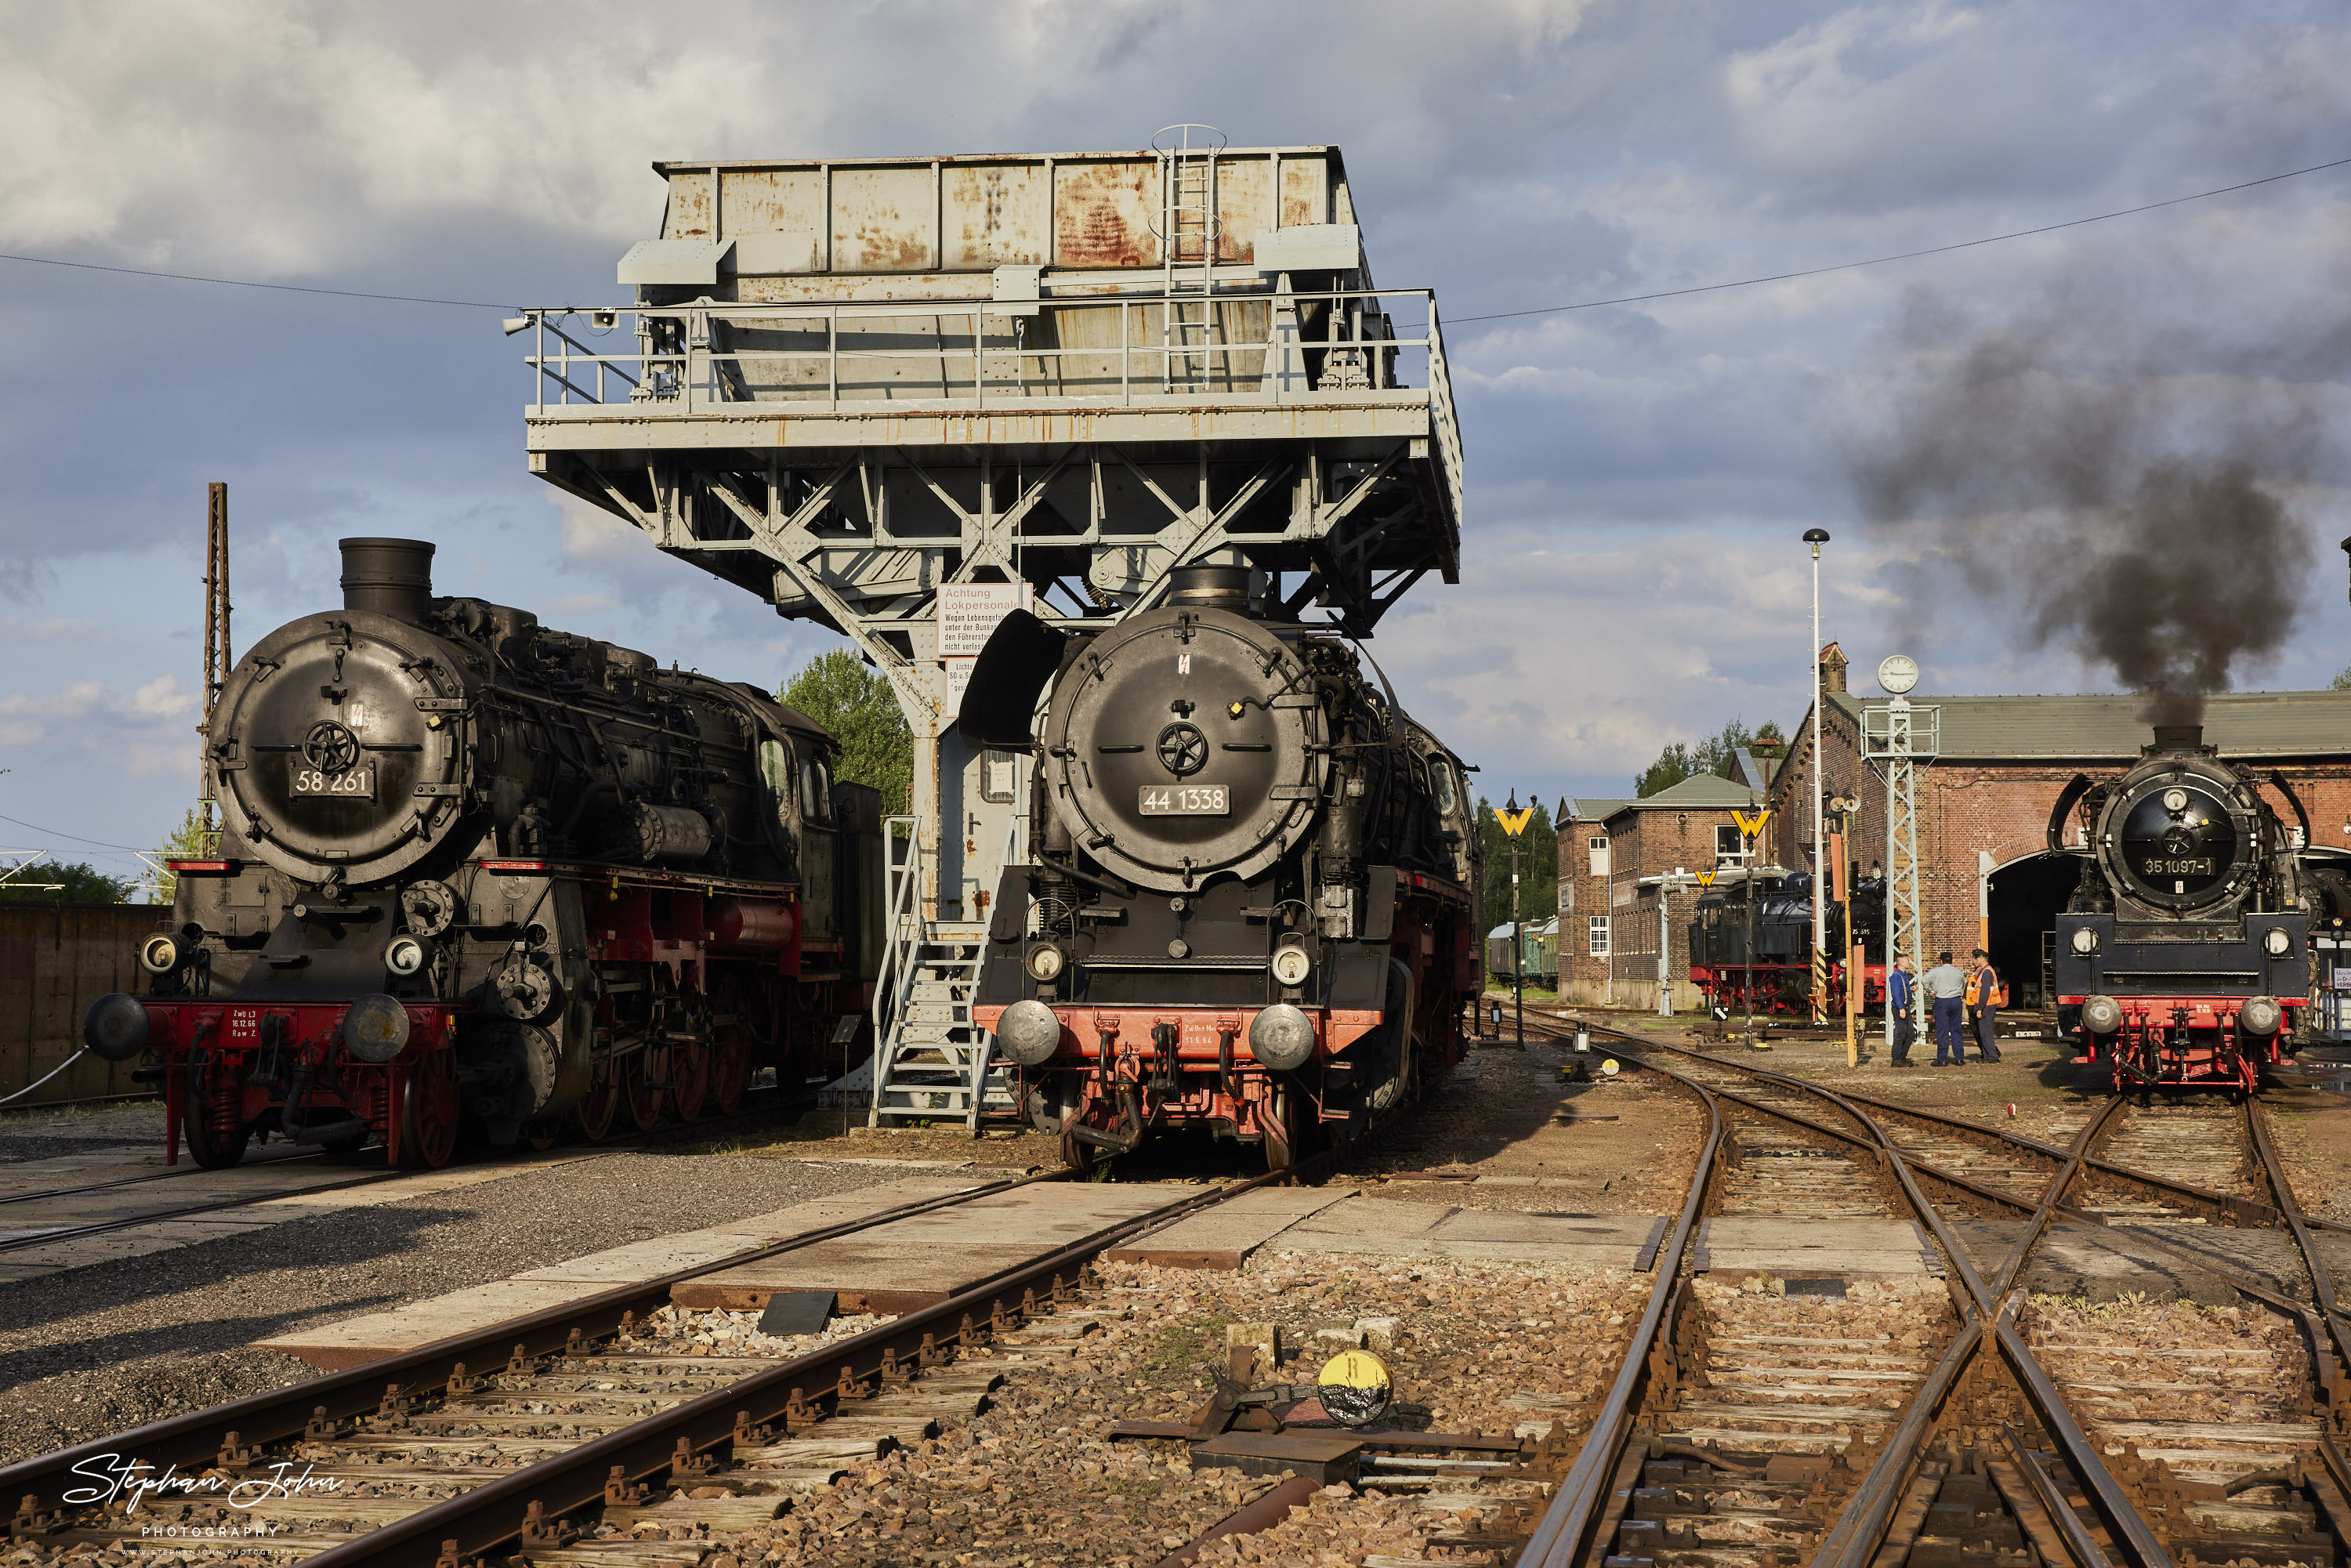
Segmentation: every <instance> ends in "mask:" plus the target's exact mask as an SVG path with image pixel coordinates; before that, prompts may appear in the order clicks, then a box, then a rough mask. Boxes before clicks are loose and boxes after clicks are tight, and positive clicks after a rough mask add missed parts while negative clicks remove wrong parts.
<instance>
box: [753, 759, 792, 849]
mask: <svg viewBox="0 0 2351 1568" xmlns="http://www.w3.org/2000/svg"><path fill="white" fill-rule="evenodd" d="M792 772H793V768H792V748H791V747H789V746H786V745H785V744H784V743H783V742H782V741H780V740H763V741H761V742H759V781H760V782H761V783H763V784H765V785H766V786H767V787H768V800H771V801H773V802H774V804H775V809H776V821H777V822H778V824H780V825H781V826H783V827H786V828H789V827H790V826H791V825H792Z"/></svg>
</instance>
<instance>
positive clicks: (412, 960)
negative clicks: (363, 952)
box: [383, 936, 433, 979]
mask: <svg viewBox="0 0 2351 1568" xmlns="http://www.w3.org/2000/svg"><path fill="white" fill-rule="evenodd" d="M432 961H433V949H432V948H430V947H428V946H425V945H424V942H423V938H422V937H417V936H395V937H393V938H392V940H391V941H390V942H389V943H387V944H385V946H384V949H383V967H385V968H387V969H389V970H391V971H392V973H393V974H395V975H398V976H400V977H402V978H403V979H404V978H406V977H408V976H411V975H414V974H420V973H422V972H423V968H424V966H425V965H427V964H429V963H431V962H432Z"/></svg>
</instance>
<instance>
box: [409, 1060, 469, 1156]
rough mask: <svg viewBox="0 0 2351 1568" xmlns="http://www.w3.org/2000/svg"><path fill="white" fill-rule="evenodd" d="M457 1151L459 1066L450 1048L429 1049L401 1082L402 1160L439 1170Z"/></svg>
mask: <svg viewBox="0 0 2351 1568" xmlns="http://www.w3.org/2000/svg"><path fill="white" fill-rule="evenodd" d="M456 1152H457V1071H456V1068H455V1065H454V1064H453V1063H452V1062H451V1061H450V1056H449V1053H448V1052H447V1051H428V1052H427V1053H426V1054H425V1056H424V1059H423V1061H419V1062H417V1063H416V1064H415V1065H414V1066H413V1067H411V1068H409V1069H408V1071H407V1074H406V1076H405V1078H404V1079H403V1080H402V1083H401V1086H400V1163H401V1165H402V1166H403V1167H405V1168H406V1169H409V1170H426V1171H437V1170H439V1169H440V1168H441V1167H442V1166H445V1165H447V1164H448V1163H449V1156H450V1155H454V1154H455V1153H456Z"/></svg>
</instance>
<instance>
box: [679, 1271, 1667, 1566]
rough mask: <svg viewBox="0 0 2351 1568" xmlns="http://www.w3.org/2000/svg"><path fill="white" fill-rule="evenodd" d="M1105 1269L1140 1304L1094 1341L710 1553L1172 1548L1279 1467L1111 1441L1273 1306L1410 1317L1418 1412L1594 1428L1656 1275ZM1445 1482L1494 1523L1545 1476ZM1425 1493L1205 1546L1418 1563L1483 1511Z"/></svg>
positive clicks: (960, 1558)
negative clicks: (1201, 1458)
mask: <svg viewBox="0 0 2351 1568" xmlns="http://www.w3.org/2000/svg"><path fill="white" fill-rule="evenodd" d="M1102 1275H1103V1281H1104V1283H1105V1285H1106V1287H1107V1289H1106V1291H1105V1292H1104V1294H1103V1295H1102V1298H1101V1301H1100V1304H1101V1305H1102V1306H1103V1307H1106V1308H1108V1309H1109V1310H1111V1311H1113V1312H1124V1313H1126V1314H1127V1315H1126V1316H1124V1317H1123V1319H1122V1320H1121V1321H1116V1322H1112V1323H1110V1324H1109V1326H1108V1327H1107V1329H1106V1330H1105V1332H1103V1333H1101V1334H1098V1335H1093V1336H1090V1337H1089V1340H1088V1342H1087V1348H1086V1349H1085V1350H1083V1351H1081V1352H1080V1353H1079V1354H1076V1355H1074V1356H1064V1357H1060V1358H1055V1359H1050V1360H1039V1361H1038V1362H1036V1363H1035V1364H1033V1365H1032V1366H1024V1367H1021V1368H1019V1369H1018V1370H1015V1371H1014V1372H1012V1373H1010V1374H1009V1375H1008V1376H1007V1379H1006V1382H1005V1385H1004V1386H1003V1387H1002V1388H1001V1389H1000V1390H998V1393H997V1394H996V1396H994V1400H993V1404H992V1406H991V1407H990V1408H989V1409H988V1410H987V1412H986V1413H984V1414H983V1415H981V1416H978V1417H977V1418H976V1419H974V1420H972V1421H970V1422H969V1423H967V1424H965V1425H963V1426H961V1427H954V1428H951V1429H949V1430H947V1431H945V1432H943V1433H942V1434H941V1435H940V1437H937V1438H935V1439H933V1440H931V1441H927V1442H925V1443H923V1444H921V1445H919V1446H918V1447H917V1448H914V1449H911V1450H904V1451H901V1452H898V1453H893V1454H892V1455H891V1456H889V1457H888V1458H885V1459H883V1460H881V1461H880V1462H877V1463H875V1464H872V1465H869V1466H866V1467H864V1468H863V1469H861V1470H859V1471H858V1472H856V1473H855V1474H854V1475H853V1476H851V1477H847V1478H844V1479H841V1480H840V1481H837V1482H835V1483H834V1484H833V1485H832V1486H831V1487H829V1488H825V1489H823V1490H820V1491H819V1492H817V1493H815V1494H812V1495H811V1496H810V1498H809V1499H807V1500H805V1501H803V1502H801V1503H799V1504H796V1505H795V1507H794V1509H793V1511H792V1512H791V1514H789V1516H787V1517H786V1518H785V1519H783V1520H779V1521H777V1524H776V1527H775V1528H774V1530H773V1531H771V1532H768V1533H763V1534H758V1535H753V1536H747V1537H742V1538H737V1539H735V1540H731V1541H727V1542H724V1544H723V1548H722V1551H721V1552H720V1553H719V1554H717V1555H716V1556H714V1557H712V1558H710V1559H708V1560H706V1562H705V1568H745V1565H750V1564H760V1563H764V1564H768V1565H769V1568H781V1565H797V1564H811V1565H813V1564H824V1565H827V1568H832V1565H835V1564H839V1565H841V1568H883V1565H885V1564H886V1565H892V1568H895V1565H899V1564H908V1563H956V1564H959V1565H964V1568H1008V1565H1013V1564H1027V1563H1101V1564H1105V1565H1108V1568H1127V1565H1131V1564H1134V1563H1152V1562H1155V1561H1157V1560H1158V1558H1159V1557H1160V1556H1162V1555H1163V1554H1164V1553H1165V1552H1167V1551H1169V1550H1171V1549H1172V1548H1174V1547H1175V1546H1177V1545H1180V1544H1182V1543H1183V1542H1185V1541H1186V1540H1188V1539H1190V1538H1191V1537H1192V1536H1194V1535H1196V1534H1198V1533H1199V1532H1200V1531H1202V1530H1204V1529H1206V1528H1207V1526H1209V1525H1211V1524H1213V1523H1215V1522H1216V1521H1218V1520H1220V1519H1222V1518H1224V1517H1225V1516H1226V1515H1227V1514H1228V1513H1230V1512H1232V1511H1234V1510H1235V1509H1237V1508H1238V1507H1240V1506H1241V1505H1242V1504H1244V1503H1246V1502H1247V1501H1249V1500H1250V1499H1251V1498H1254V1497H1256V1496H1258V1495H1259V1494H1260V1493H1261V1492H1264V1491H1266V1490H1270V1489H1271V1488H1272V1487H1273V1486H1274V1485H1275V1484H1277V1483H1276V1481H1275V1480H1273V1479H1265V1478H1250V1477H1244V1476H1241V1475H1239V1474H1238V1472H1235V1471H1232V1470H1226V1469H1202V1470H1197V1471H1195V1470H1194V1469H1192V1468H1191V1466H1190V1464H1189V1463H1188V1460H1187V1457H1186V1453H1185V1451H1184V1449H1183V1448H1182V1447H1181V1446H1180V1445H1178V1444H1175V1443H1168V1442H1142V1443H1134V1442H1129V1443H1120V1444H1112V1443H1110V1442H1108V1441H1107V1440H1105V1439H1104V1438H1103V1437H1102V1433H1103V1432H1104V1431H1105V1430H1106V1429H1107V1428H1108V1427H1109V1426H1110V1424H1111V1423H1112V1422H1113V1421H1115V1420H1119V1419H1121V1418H1123V1417H1129V1416H1132V1417H1137V1418H1141V1419H1146V1420H1187V1419H1189V1418H1190V1417H1191V1416H1192V1415H1193V1413H1194V1412H1195V1411H1196V1409H1197V1407H1198V1406H1199V1405H1200V1404H1201V1403H1202V1402H1203V1401H1204V1400H1205V1399H1206V1398H1207V1394H1208V1392H1209V1391H1210V1388H1211V1383H1210V1375H1209V1369H1210V1368H1211V1367H1212V1366H1214V1365H1216V1364H1220V1363H1221V1362H1222V1360H1223V1358H1224V1347H1225V1330H1226V1328H1227V1326H1228V1324H1230V1323H1234V1322H1274V1323H1277V1324H1279V1325H1280V1327H1281V1328H1282V1329H1283V1331H1284V1334H1285V1339H1286V1340H1287V1341H1290V1342H1296V1343H1303V1342H1304V1341H1306V1340H1307V1338H1308V1336H1309V1335H1311V1333H1312V1332H1313V1331H1315V1330H1317V1329H1320V1328H1325V1327H1338V1326H1350V1325H1352V1324H1353V1322H1354V1321H1355V1319H1357V1318H1359V1317H1394V1318H1395V1319H1397V1320H1398V1321H1397V1324H1396V1327H1395V1331H1394V1332H1395V1340H1394V1343H1393V1348H1392V1349H1391V1350H1390V1352H1389V1353H1388V1354H1387V1355H1386V1357H1385V1359H1386V1360H1387V1361H1388V1364H1389V1365H1390V1367H1391V1368H1392V1369H1393V1371H1394V1374H1395V1379H1396V1385H1397V1393H1398V1400H1399V1403H1398V1406H1397V1415H1398V1416H1399V1417H1400V1418H1401V1420H1402V1422H1403V1424H1405V1425H1407V1426H1411V1427H1433V1428H1436V1429H1439V1430H1446V1431H1478V1430H1483V1431H1488V1432H1495V1431H1505V1432H1507V1431H1510V1430H1512V1429H1513V1428H1515V1427H1520V1426H1521V1425H1528V1424H1531V1423H1535V1422H1541V1423H1542V1424H1543V1425H1544V1426H1546V1427H1548V1425H1549V1423H1550V1421H1551V1420H1552V1419H1557V1418H1564V1419H1565V1420H1566V1422H1567V1424H1568V1426H1569V1428H1570V1430H1571V1431H1577V1430H1580V1429H1581V1427H1580V1424H1581V1421H1582V1420H1583V1417H1584V1413H1585V1411H1586V1409H1587V1405H1588V1402H1589V1401H1590V1400H1591V1399H1592V1398H1593V1397H1595V1393H1594V1391H1595V1389H1597V1388H1599V1387H1600V1386H1601V1383H1602V1372H1603V1369H1604V1368H1605V1369H1607V1370H1610V1371H1613V1369H1614V1365H1615V1362H1616V1360H1617V1359H1618V1358H1621V1356H1622V1354H1623V1352H1624V1342H1625V1339H1626V1337H1627V1336H1629V1334H1630V1333H1631V1332H1632V1327H1633V1325H1634V1323H1635V1322H1636V1321H1637V1317H1638V1312H1639V1307H1640V1302H1641V1301H1642V1299H1643V1297H1644V1295H1645V1293H1646V1289H1647V1283H1646V1281H1640V1280H1635V1279H1634V1278H1632V1277H1631V1276H1629V1275H1626V1274H1624V1273H1620V1272H1615V1271H1601V1272H1594V1273H1589V1274H1577V1275H1566V1274H1558V1273H1543V1272H1538V1271H1535V1270H1525V1269H1519V1268H1513V1267H1509V1266H1503V1265H1478V1264H1465V1263H1459V1262H1455V1261H1449V1260H1436V1261H1421V1262H1415V1263H1406V1262H1403V1261H1397V1262H1374V1261H1372V1260H1362V1263H1361V1266H1356V1267H1351V1268H1349V1269H1348V1270H1346V1271H1345V1272H1344V1273H1343V1274H1340V1275H1336V1276H1334V1275H1332V1273H1331V1272H1330V1270H1329V1267H1328V1260H1325V1259H1321V1258H1311V1259H1310V1258H1302V1257H1298V1256H1295V1255H1280V1256H1274V1257H1270V1258H1264V1259H1260V1260H1252V1262H1251V1263H1250V1265H1249V1269H1248V1270H1247V1271H1246V1272H1243V1273H1239V1274H1222V1273H1209V1272H1201V1271H1196V1270H1162V1269H1155V1268H1150V1267H1148V1266H1142V1265H1123V1264H1112V1265H1107V1266H1105V1267H1104V1268H1103V1270H1102ZM1092 1304H1094V1303H1090V1305H1092ZM703 1316H704V1318H705V1319H706V1320H708V1321H707V1322H705V1323H703V1324H702V1325H701V1327H702V1329H703V1332H706V1333H713V1334H714V1337H715V1338H716V1339H717V1340H718V1341H719V1342H720V1343H727V1342H728V1341H730V1340H733V1339H734V1338H735V1336H737V1335H740V1334H741V1333H743V1330H744V1329H745V1327H746V1326H747V1322H748V1319H749V1314H747V1313H732V1314H730V1313H707V1314H703ZM730 1348H731V1344H730ZM1319 1354H1323V1352H1322V1351H1319V1350H1312V1349H1310V1350H1308V1351H1307V1352H1306V1353H1305V1354H1304V1355H1302V1356H1301V1358H1300V1359H1299V1360H1297V1361H1295V1362H1293V1363H1291V1364H1290V1365H1289V1366H1287V1367H1286V1368H1285V1370H1284V1373H1283V1375H1284V1376H1285V1377H1287V1378H1290V1379H1293V1380H1295V1379H1311V1376H1312V1375H1313V1371H1314V1363H1315V1358H1316V1357H1317V1356H1318V1355H1319ZM1440 1484H1441V1485H1442V1487H1443V1489H1444V1491H1445V1492H1446V1493H1447V1494H1467V1493H1475V1494H1478V1496H1477V1498H1476V1500H1471V1501H1468V1504H1467V1509H1468V1512H1472V1513H1476V1514H1479V1516H1480V1517H1481V1518H1482V1519H1484V1520H1487V1521H1492V1520H1494V1519H1497V1518H1498V1517H1499V1514H1500V1512H1501V1511H1502V1509H1503V1508H1504V1506H1505V1505H1506V1504H1508V1503H1510V1501H1512V1500H1518V1499H1531V1497H1532V1493H1533V1490H1534V1489H1533V1488H1532V1487H1531V1485H1530V1484H1529V1483H1527V1482H1524V1481H1495V1480H1488V1479H1479V1478H1471V1479H1456V1478H1447V1479H1445V1480H1444V1481H1443V1482H1442V1483H1440ZM1416 1490H1417V1489H1416V1488H1414V1487H1413V1486H1412V1485H1411V1484H1410V1483H1403V1482H1392V1483H1390V1486H1389V1488H1388V1489H1387V1490H1383V1489H1382V1488H1380V1487H1379V1486H1378V1485H1377V1484H1376V1483H1374V1484H1370V1485H1367V1486H1366V1487H1365V1488H1364V1490H1363V1491H1362V1492H1361V1493H1360V1494H1358V1493H1356V1492H1355V1491H1353V1490H1351V1489H1348V1488H1345V1487H1332V1488H1326V1489H1324V1490H1323V1491H1322V1493H1320V1494H1318V1495H1317V1496H1316V1497H1315V1498H1314V1499H1312V1500H1311V1502H1310V1503H1309V1504H1308V1505H1306V1506H1305V1507H1303V1508H1302V1509H1300V1510H1296V1511H1292V1513H1291V1514H1290V1518H1289V1519H1288V1520H1287V1521H1285V1522H1283V1523H1282V1524H1280V1525H1278V1526H1276V1527H1275V1528H1274V1529H1272V1530H1270V1531H1264V1532H1262V1533H1260V1534H1258V1535H1256V1536H1253V1537H1249V1538H1247V1539H1245V1540H1240V1541H1237V1542H1231V1543H1229V1544H1222V1543H1220V1544H1218V1545H1217V1546H1215V1547H1212V1548H1211V1549H1210V1552H1208V1553H1207V1554H1206V1555H1204V1556H1203V1557H1202V1559H1201V1561H1203V1562H1205V1563H1243V1562H1246V1563H1313V1564H1322V1563H1360V1562H1362V1561H1363V1559H1364V1555H1365V1554H1367V1553H1386V1554H1389V1555H1394V1556H1400V1557H1413V1558H1417V1557H1419V1556H1421V1555H1422V1553H1423V1552H1424V1551H1425V1550H1426V1549H1427V1548H1428V1547H1429V1546H1430V1545H1431V1544H1434V1543H1441V1541H1442V1534H1441V1532H1446V1531H1461V1530H1464V1529H1469V1530H1474V1529H1476V1528H1477V1526H1478V1523H1479V1520H1477V1519H1471V1518H1468V1517H1467V1516H1466V1515H1465V1512H1464V1510H1463V1509H1461V1508H1454V1507H1439V1508H1436V1509H1429V1508H1426V1507H1424V1506H1423V1500H1422V1499H1421V1497H1419V1496H1418V1495H1416ZM1453 1500H1455V1501H1460V1500H1461V1499H1460V1498H1459V1497H1458V1496H1457V1497H1455V1498H1454V1499H1453ZM1432 1501H1434V1500H1433V1499H1432ZM1461 1561H1466V1562H1479V1561H1490V1559H1489V1558H1486V1557H1483V1556H1472V1557H1468V1558H1466V1559H1461Z"/></svg>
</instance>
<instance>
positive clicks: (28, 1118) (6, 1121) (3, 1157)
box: [0, 1100, 163, 1166]
mask: <svg viewBox="0 0 2351 1568" xmlns="http://www.w3.org/2000/svg"><path fill="white" fill-rule="evenodd" d="M118 1147H119V1148H123V1149H126V1150H132V1151H136V1152H138V1153H141V1154H144V1153H148V1152H150V1151H152V1153H153V1154H154V1156H155V1163H156V1164H157V1165H159V1166H160V1165H161V1164H162V1161H163V1103H162V1101H160V1100H137V1101H131V1102H130V1103H121V1104H109V1105H37V1106H33V1107H30V1108H28V1109H26V1110H22V1111H9V1112H5V1113H0V1166H7V1165H16V1164H18V1163H20V1162H22V1161H25V1160H47V1159H54V1158H56V1157H57V1155H94V1154H106V1153H109V1152H110V1151H112V1150H114V1149H116V1148H118Z"/></svg>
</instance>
